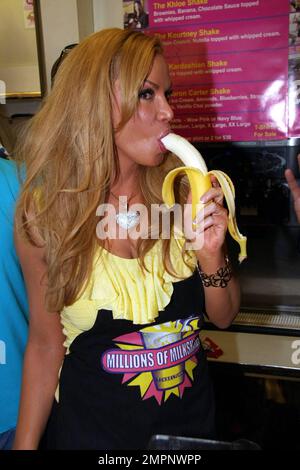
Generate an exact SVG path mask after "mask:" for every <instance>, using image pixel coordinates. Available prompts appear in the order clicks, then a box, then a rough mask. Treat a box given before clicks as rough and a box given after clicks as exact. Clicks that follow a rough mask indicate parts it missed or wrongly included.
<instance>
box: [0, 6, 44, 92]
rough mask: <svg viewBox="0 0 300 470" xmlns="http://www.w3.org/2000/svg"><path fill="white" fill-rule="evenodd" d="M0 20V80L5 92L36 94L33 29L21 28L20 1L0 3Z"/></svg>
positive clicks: (35, 54) (38, 87) (22, 24)
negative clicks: (3, 83)
mask: <svg viewBox="0 0 300 470" xmlns="http://www.w3.org/2000/svg"><path fill="white" fill-rule="evenodd" d="M0 19H1V21H0V80H3V81H4V82H5V83H6V92H7V93H19V92H23V93H26V92H37V93H38V92H40V80H39V69H38V59H37V47H36V36H35V29H34V28H33V29H28V28H25V22H24V7H23V0H1V1H0Z"/></svg>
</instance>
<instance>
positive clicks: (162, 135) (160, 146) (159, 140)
mask: <svg viewBox="0 0 300 470" xmlns="http://www.w3.org/2000/svg"><path fill="white" fill-rule="evenodd" d="M170 132H171V131H170V130H168V131H167V132H164V133H163V134H161V136H160V137H159V139H158V145H159V148H160V150H161V151H162V152H163V153H166V152H168V149H166V147H165V146H164V144H163V143H162V141H161V139H163V138H164V137H166V135H168V134H170Z"/></svg>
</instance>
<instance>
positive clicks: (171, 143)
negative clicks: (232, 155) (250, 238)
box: [161, 133, 247, 262]
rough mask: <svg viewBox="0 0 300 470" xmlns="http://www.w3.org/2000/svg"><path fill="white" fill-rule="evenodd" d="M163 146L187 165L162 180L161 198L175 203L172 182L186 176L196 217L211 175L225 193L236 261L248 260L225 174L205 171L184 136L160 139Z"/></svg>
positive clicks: (209, 186)
mask: <svg viewBox="0 0 300 470" xmlns="http://www.w3.org/2000/svg"><path fill="white" fill-rule="evenodd" d="M161 142H162V144H163V145H164V147H165V148H166V149H167V150H169V151H170V152H172V153H174V154H175V155H177V157H179V158H180V160H182V162H183V163H184V164H185V165H186V166H182V167H179V168H175V169H174V170H172V171H170V172H169V173H168V174H167V176H166V177H165V180H164V183H163V187H162V198H163V200H164V203H165V204H166V205H167V206H168V207H172V206H173V205H174V204H175V196H174V180H175V178H176V176H177V175H178V174H180V173H185V174H186V175H187V177H188V180H189V183H190V187H191V191H192V218H193V220H194V219H195V217H196V213H197V205H198V204H201V202H200V197H201V196H202V195H203V194H204V193H205V192H206V191H208V189H209V188H211V180H210V175H214V176H215V177H216V178H217V180H218V182H219V184H220V186H221V188H222V191H223V194H224V197H225V200H226V203H227V208H228V230H229V233H230V235H231V236H232V238H234V240H236V241H237V242H238V244H239V245H240V253H239V262H242V261H243V260H244V259H245V258H247V250H246V243H247V238H246V237H245V236H244V235H242V234H241V233H240V231H239V229H238V226H237V223H236V217H235V202H234V198H235V191H234V186H233V183H232V181H231V179H230V178H229V176H228V175H226V173H224V172H223V171H220V170H212V171H207V166H206V164H205V161H204V160H203V158H202V156H201V154H200V153H199V152H198V150H197V149H196V148H195V147H194V146H193V145H192V144H190V143H189V142H188V141H187V140H186V139H184V138H183V137H181V136H179V135H176V134H172V133H170V134H168V135H166V136H165V137H163V138H162V139H161Z"/></svg>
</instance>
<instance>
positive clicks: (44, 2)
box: [40, 0, 79, 89]
mask: <svg viewBox="0 0 300 470" xmlns="http://www.w3.org/2000/svg"><path fill="white" fill-rule="evenodd" d="M40 6H41V17H42V34H43V41H44V56H45V64H46V74H47V87H48V89H50V72H51V68H52V65H53V64H54V62H55V61H56V59H57V58H58V56H59V55H60V53H61V51H62V49H63V48H64V47H65V46H67V45H68V44H72V43H74V42H78V41H79V28H78V15H77V2H76V0H40Z"/></svg>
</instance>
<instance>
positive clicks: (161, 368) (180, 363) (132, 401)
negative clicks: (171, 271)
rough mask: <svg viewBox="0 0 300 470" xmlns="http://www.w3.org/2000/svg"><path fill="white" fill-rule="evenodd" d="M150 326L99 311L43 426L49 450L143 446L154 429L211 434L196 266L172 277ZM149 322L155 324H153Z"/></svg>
mask: <svg viewBox="0 0 300 470" xmlns="http://www.w3.org/2000/svg"><path fill="white" fill-rule="evenodd" d="M173 287H174V292H173V295H172V298H171V301H170V303H169V304H168V305H167V307H166V308H165V310H164V311H162V312H160V313H159V316H158V317H157V320H156V322H155V323H152V324H151V325H134V324H133V323H132V322H131V321H128V320H114V319H113V317H112V312H111V311H109V310H100V311H99V312H98V315H97V319H96V322H95V324H94V326H93V327H92V328H91V329H90V330H89V331H86V332H84V333H82V334H80V335H79V336H77V337H76V339H75V340H74V341H73V343H72V344H71V346H70V352H69V354H68V355H66V356H65V359H64V363H63V366H62V370H61V375H60V385H59V403H56V401H55V403H54V405H53V409H52V413H51V417H50V420H49V423H48V429H47V432H46V447H47V448H49V449H97V450H113V449H118V450H124V449H131V450H132V449H146V448H147V444H148V442H149V440H150V437H151V436H152V435H154V434H170V435H179V436H190V437H201V438H207V439H209V438H214V437H215V435H214V400H213V392H212V386H211V383H210V380H209V377H208V370H207V362H206V357H205V353H204V351H203V348H202V346H201V343H200V339H199V330H200V328H201V326H202V323H203V311H204V293H203V288H202V284H201V280H200V278H199V275H198V273H197V271H196V272H195V273H194V274H193V275H192V276H191V277H190V278H188V279H185V280H183V281H179V282H176V283H174V284H173ZM149 327H150V328H149Z"/></svg>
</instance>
